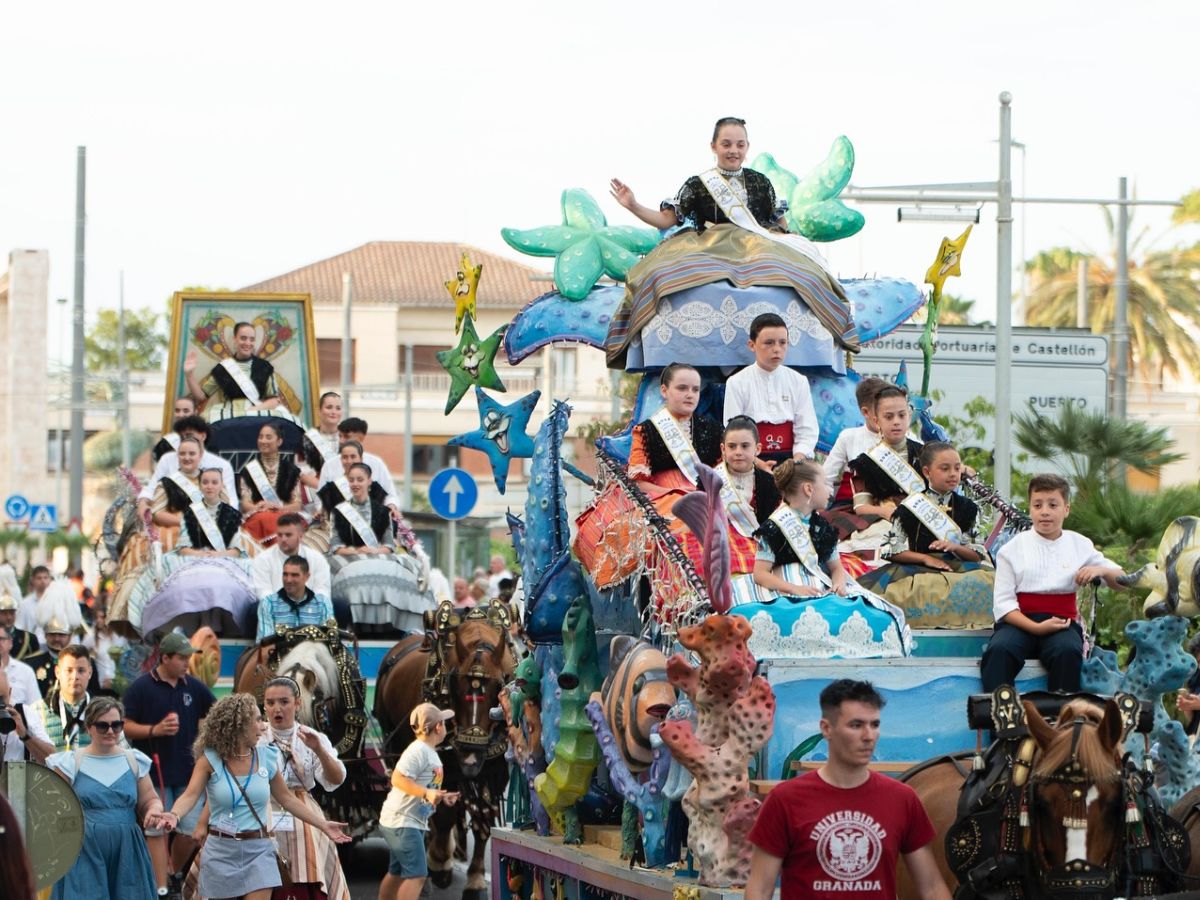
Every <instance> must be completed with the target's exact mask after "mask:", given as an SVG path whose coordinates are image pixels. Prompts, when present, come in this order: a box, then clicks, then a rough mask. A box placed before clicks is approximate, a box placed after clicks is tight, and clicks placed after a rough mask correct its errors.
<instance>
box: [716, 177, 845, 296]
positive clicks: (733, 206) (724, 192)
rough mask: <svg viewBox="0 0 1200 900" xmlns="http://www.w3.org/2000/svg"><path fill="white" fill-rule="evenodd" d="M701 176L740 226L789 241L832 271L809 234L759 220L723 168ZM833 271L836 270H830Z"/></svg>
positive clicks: (798, 249)
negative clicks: (772, 228)
mask: <svg viewBox="0 0 1200 900" xmlns="http://www.w3.org/2000/svg"><path fill="white" fill-rule="evenodd" d="M700 180H701V181H702V182H703V183H704V186H705V187H706V188H708V192H709V193H710V194H711V195H712V198H713V200H715V201H716V203H717V206H719V207H721V212H723V213H725V216H726V217H727V218H728V219H729V221H730V222H732V223H733V224H734V225H736V226H738V228H745V229H746V230H747V231H752V232H754V233H755V234H757V235H758V236H759V237H764V238H766V239H767V240H770V241H775V242H776V243H779V244H786V245H787V246H789V247H791V248H792V249H793V250H796V251H797V252H799V253H803V254H804V255H805V256H807V257H808V258H809V259H811V260H812V261H813V262H815V263H816V264H817V265H818V266H820V267H821V268H822V269H824V270H825V271H826V272H827V273H828V272H829V263H827V262H826V261H825V257H824V256H822V255H821V251H820V250H818V249H817V247H816V245H815V244H814V243H813V242H812V241H810V240H808V239H807V238H805V237H802V236H800V235H798V234H779V233H777V232H774V231H768V230H767V229H765V228H763V227H762V226H761V225H759V224H758V220H757V219H756V218H754V213H752V212H750V210H749V209H748V208H747V207H746V204H745V202H744V201H743V200H742V198H741V197H739V196H738V195H737V194H736V193H734V190H733V188H732V187H731V186H730V184H729V182H728V181H727V180H726V178H725V176H724V175H722V174H721V172H720V170H719V169H716V168H713V169H709V170H708V171H707V172H703V173H701V175H700ZM830 274H831V275H832V273H830Z"/></svg>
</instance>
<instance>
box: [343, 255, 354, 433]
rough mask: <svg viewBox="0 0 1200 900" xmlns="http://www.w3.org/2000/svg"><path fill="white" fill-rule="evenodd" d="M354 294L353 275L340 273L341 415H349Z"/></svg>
mask: <svg viewBox="0 0 1200 900" xmlns="http://www.w3.org/2000/svg"><path fill="white" fill-rule="evenodd" d="M353 294H354V276H353V275H351V274H350V273H349V272H343V273H342V415H344V416H347V417H349V415H350V385H351V383H352V382H353V376H352V375H351V373H352V372H353V371H354V369H353V360H352V355H353V349H354V340H353V338H351V337H350V303H351V299H352V297H353Z"/></svg>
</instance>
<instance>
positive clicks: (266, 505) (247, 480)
mask: <svg viewBox="0 0 1200 900" xmlns="http://www.w3.org/2000/svg"><path fill="white" fill-rule="evenodd" d="M282 446H283V432H282V430H281V428H280V426H279V425H277V424H276V423H274V422H264V423H263V425H262V427H261V428H259V430H258V453H256V454H255V455H254V457H253V458H252V459H251V460H250V461H249V462H247V463H246V465H245V466H244V467H243V468H242V471H241V474H239V475H238V481H239V482H240V485H239V492H240V494H241V500H242V513H243V514H244V515H245V516H246V523H245V528H246V531H247V532H248V533H249V535H250V536H251V537H252V538H254V539H255V540H256V541H258V542H259V543H260V544H262V545H263V546H264V547H268V546H270V545H271V544H272V543H274V541H275V530H276V527H277V524H278V521H279V517H280V516H281V515H283V514H284V513H288V512H296V511H297V510H299V509H300V469H299V468H298V467H297V466H296V464H295V463H293V462H292V461H291V460H290V459H285V458H284V457H283V456H282V455H281V454H280V452H279V448H280V447H282Z"/></svg>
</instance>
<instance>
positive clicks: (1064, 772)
mask: <svg viewBox="0 0 1200 900" xmlns="http://www.w3.org/2000/svg"><path fill="white" fill-rule="evenodd" d="M1024 707H1025V719H1026V724H1027V727H1028V729H1029V734H1030V736H1031V737H1032V738H1033V741H1034V747H1033V750H1034V755H1033V759H1032V763H1031V768H1032V771H1031V773H1030V778H1029V784H1030V789H1031V794H1032V796H1031V797H1030V798H1029V801H1028V812H1027V815H1028V816H1029V819H1030V828H1029V833H1028V836H1027V838H1028V844H1029V847H1030V849H1029V851H1028V852H1030V853H1031V854H1033V858H1032V859H1031V860H1030V862H1031V868H1032V869H1033V870H1034V871H1036V872H1038V873H1039V882H1040V883H1039V884H1030V885H1026V886H1025V890H1026V891H1027V893H1026V896H1043V895H1047V896H1048V895H1053V893H1054V892H1055V890H1056V889H1057V888H1059V887H1061V884H1060V882H1062V880H1063V879H1067V878H1074V879H1084V880H1089V881H1094V882H1095V883H1099V882H1102V881H1104V880H1105V879H1106V878H1111V877H1112V875H1113V873H1115V872H1116V871H1117V869H1118V868H1119V867H1120V860H1119V859H1118V857H1119V855H1120V850H1121V847H1122V839H1123V835H1124V829H1125V809H1124V804H1123V803H1122V784H1121V776H1122V770H1121V762H1120V753H1121V736H1122V728H1123V723H1122V719H1121V713H1120V711H1119V709H1118V708H1117V705H1116V704H1115V703H1113V702H1112V701H1109V702H1108V703H1107V704H1106V705H1105V706H1104V707H1102V708H1100V707H1097V706H1096V705H1095V704H1093V703H1090V702H1087V701H1084V700H1072V701H1068V702H1067V703H1066V704H1064V705H1063V707H1062V710H1061V711H1060V713H1059V716H1058V721H1057V722H1056V724H1055V725H1053V726H1052V725H1050V724H1049V723H1048V722H1047V721H1046V720H1045V719H1043V718H1042V717H1041V716H1040V715H1039V714H1038V712H1037V710H1036V708H1035V707H1034V706H1033V705H1032V704H1031V703H1028V702H1026V703H1025V704H1024ZM964 756H965V755H964ZM962 758H963V757H962V756H960V757H959V758H958V759H955V760H951V759H949V758H942V759H940V760H930V761H929V763H923V764H922V765H921V766H918V767H916V768H915V769H913V770H910V772H908V773H906V774H905V776H902V780H905V781H907V782H908V783H909V784H910V785H911V786H912V787H913V788H914V789H915V790H916V791H917V794H918V796H920V798H921V801H922V803H923V804H924V805H925V808H926V810H927V811H928V812H929V815H930V819H931V820H932V821H933V825H934V828H935V829H936V831H937V833H938V834H939V835H944V834H946V832H947V830H949V828H950V826H951V825H953V824H955V822H956V820H957V802H958V793H959V790H960V789H961V788H962V785H963V783H964V782H965V780H966V777H967V772H966V769H965V767H964V766H962V765H961V764H960V762H959V761H960V760H961V759H962ZM934 854H935V856H936V857H937V861H938V866H939V868H940V869H941V871H942V873H943V876H944V877H946V880H947V884H948V885H950V886H951V888H952V889H953V887H954V886H955V885H956V883H957V881H956V879H955V878H954V876H953V875H952V874H951V873H950V870H949V866H948V864H947V861H946V854H945V846H944V842H943V841H941V840H937V841H935V842H934ZM1077 861H1078V862H1077ZM1080 863H1081V864H1080ZM901 883H902V889H901V891H900V896H901V897H903V898H906V900H907V898H914V900H915V898H916V894H915V893H914V891H913V889H912V884H911V882H908V881H907V879H906V878H905V877H902V879H901ZM1103 890H1104V888H1101V889H1100V891H1101V892H1103Z"/></svg>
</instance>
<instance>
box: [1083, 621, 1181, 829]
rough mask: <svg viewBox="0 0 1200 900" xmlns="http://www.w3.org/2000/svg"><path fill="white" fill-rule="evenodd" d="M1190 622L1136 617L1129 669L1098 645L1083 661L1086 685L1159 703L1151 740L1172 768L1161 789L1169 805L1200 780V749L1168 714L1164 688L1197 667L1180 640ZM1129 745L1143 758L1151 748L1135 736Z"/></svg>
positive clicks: (1171, 687)
mask: <svg viewBox="0 0 1200 900" xmlns="http://www.w3.org/2000/svg"><path fill="white" fill-rule="evenodd" d="M1187 627H1188V623H1187V620H1186V619H1181V618H1180V617H1179V616H1164V617H1162V618H1159V619H1150V620H1144V619H1139V620H1137V621H1133V622H1130V623H1129V624H1128V625H1126V626H1125V636H1126V637H1127V638H1128V639H1129V642H1130V643H1131V644H1133V646H1134V648H1135V649H1136V651H1137V652H1136V654H1135V655H1134V658H1133V662H1131V663H1130V664H1129V665H1128V666H1127V667H1126V669H1125V671H1124V672H1122V671H1121V668H1120V666H1119V664H1118V663H1117V654H1115V653H1113V652H1112V651H1111V650H1101V649H1096V650H1093V651H1092V655H1091V658H1090V659H1088V660H1086V661H1085V662H1084V664H1083V677H1082V687H1083V689H1084V690H1085V691H1091V692H1092V693H1096V694H1103V695H1108V696H1111V695H1113V694H1116V693H1118V692H1125V693H1129V694H1133V695H1134V696H1136V697H1137V698H1138V699H1139V700H1149V701H1151V702H1152V703H1154V731H1153V732H1152V733H1151V735H1150V740H1151V742H1153V743H1156V744H1158V750H1159V758H1160V759H1161V760H1162V762H1163V764H1164V766H1165V768H1166V771H1167V778H1166V780H1165V782H1162V783H1160V785H1159V793H1160V794H1161V795H1162V798H1163V800H1164V802H1165V803H1166V804H1167V805H1168V806H1169V805H1170V804H1172V803H1174V802H1175V801H1176V800H1178V799H1179V798H1180V797H1182V796H1183V795H1184V794H1185V793H1187V791H1188V790H1190V789H1191V788H1193V787H1196V786H1197V785H1200V754H1195V753H1193V752H1192V749H1191V748H1190V747H1189V746H1188V741H1187V737H1186V735H1184V733H1183V727H1182V726H1181V725H1180V724H1179V723H1178V722H1176V721H1174V720H1173V719H1171V717H1170V716H1169V715H1167V710H1166V708H1165V707H1164V706H1163V705H1162V696H1163V694H1166V693H1169V692H1172V691H1174V690H1175V689H1176V688H1178V687H1179V686H1180V685H1181V684H1183V683H1184V682H1185V681H1186V680H1187V679H1188V677H1189V676H1190V675H1191V674H1192V672H1194V671H1195V670H1196V661H1195V660H1194V659H1192V657H1191V656H1190V655H1188V654H1187V653H1185V652H1184V650H1183V648H1182V647H1181V646H1180V645H1181V643H1182V642H1183V639H1184V637H1185V636H1186V635H1187ZM1126 749H1127V750H1128V751H1129V753H1130V755H1131V756H1132V757H1133V758H1134V759H1135V760H1136V761H1138V762H1140V761H1141V759H1142V757H1143V756H1144V753H1145V751H1144V748H1143V745H1142V742H1141V741H1130V742H1129V745H1128V746H1127V747H1126Z"/></svg>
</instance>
